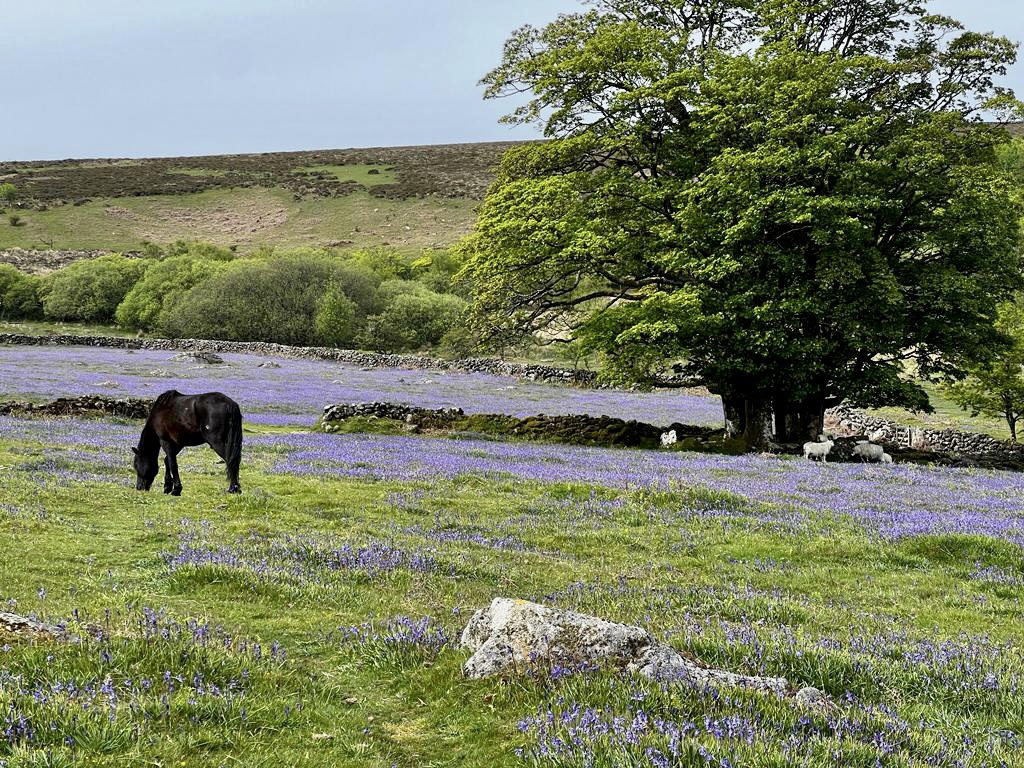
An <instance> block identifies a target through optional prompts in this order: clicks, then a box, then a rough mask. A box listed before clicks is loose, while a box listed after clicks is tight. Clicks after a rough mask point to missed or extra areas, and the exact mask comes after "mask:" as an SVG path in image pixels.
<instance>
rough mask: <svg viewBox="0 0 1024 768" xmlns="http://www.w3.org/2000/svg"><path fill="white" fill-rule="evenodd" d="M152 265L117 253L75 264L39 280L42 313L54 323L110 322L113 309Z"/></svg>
mask: <svg viewBox="0 0 1024 768" xmlns="http://www.w3.org/2000/svg"><path fill="white" fill-rule="evenodd" d="M150 264H152V262H151V261H149V260H148V259H130V258H126V257H124V256H121V255H120V254H110V255H107V256H100V257H99V258H96V259H89V260H87V261H76V262H74V263H73V264H70V265H69V266H67V267H65V268H64V269H62V270H60V271H58V272H54V273H53V274H52V275H49V276H48V277H47V278H46V279H45V280H44V281H43V289H42V293H43V310H44V311H45V313H46V317H48V318H52V319H54V320H79V321H82V322H92V323H110V322H113V320H114V315H115V312H116V311H117V306H118V304H120V303H121V302H122V301H123V300H124V298H125V295H126V294H127V293H128V292H129V291H130V290H131V289H132V287H133V286H134V285H135V284H136V283H137V282H138V281H139V280H140V279H141V278H142V276H143V275H144V274H145V272H146V269H148V267H149V266H150Z"/></svg>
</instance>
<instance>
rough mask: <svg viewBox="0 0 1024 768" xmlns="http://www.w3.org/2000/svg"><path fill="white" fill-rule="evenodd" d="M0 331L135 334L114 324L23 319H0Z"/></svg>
mask: <svg viewBox="0 0 1024 768" xmlns="http://www.w3.org/2000/svg"><path fill="white" fill-rule="evenodd" d="M0 333H22V334H25V335H27V336H49V335H51V334H56V335H72V336H123V337H129V336H136V335H137V332H136V331H131V330H127V329H125V328H118V327H117V326H116V325H91V324H88V323H61V322H58V321H45V320H23V321H20V322H14V321H0Z"/></svg>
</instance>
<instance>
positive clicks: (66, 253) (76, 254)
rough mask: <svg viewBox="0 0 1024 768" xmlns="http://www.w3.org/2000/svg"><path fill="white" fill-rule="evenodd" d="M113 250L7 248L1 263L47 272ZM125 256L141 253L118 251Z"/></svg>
mask: <svg viewBox="0 0 1024 768" xmlns="http://www.w3.org/2000/svg"><path fill="white" fill-rule="evenodd" d="M108 253H111V251H71V250H61V249H57V248H47V249H39V250H35V249H28V248H6V249H4V250H0V264H12V265H13V266H15V267H17V268H18V269H20V270H21V271H22V272H28V273H35V274H46V273H47V272H53V271H54V270H57V269H61V268H63V267H66V266H67V265H68V264H70V263H72V262H74V261H81V260H82V259H95V258H97V257H98V256H105V255H106V254H108ZM118 253H123V255H125V256H129V257H138V256H141V255H142V254H141V253H138V252H136V251H118Z"/></svg>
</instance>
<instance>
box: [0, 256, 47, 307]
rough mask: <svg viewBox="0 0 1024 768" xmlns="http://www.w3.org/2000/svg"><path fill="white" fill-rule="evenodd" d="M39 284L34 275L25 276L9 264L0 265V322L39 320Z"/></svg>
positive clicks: (40, 304)
mask: <svg viewBox="0 0 1024 768" xmlns="http://www.w3.org/2000/svg"><path fill="white" fill-rule="evenodd" d="M40 282H41V281H40V279H39V278H38V277H36V276H35V275H27V274H25V273H24V272H21V271H20V270H18V269H16V268H15V267H12V266H11V265H10V264H0V320H38V319H39V318H41V317H42V316H43V305H42V302H41V301H40V300H39V286H40Z"/></svg>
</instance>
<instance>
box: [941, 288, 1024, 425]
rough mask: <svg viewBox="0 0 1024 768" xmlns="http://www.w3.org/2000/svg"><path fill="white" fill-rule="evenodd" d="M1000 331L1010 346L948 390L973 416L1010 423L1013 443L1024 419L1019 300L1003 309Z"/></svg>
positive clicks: (1023, 311) (1023, 324) (1023, 310)
mask: <svg viewBox="0 0 1024 768" xmlns="http://www.w3.org/2000/svg"><path fill="white" fill-rule="evenodd" d="M996 328H997V329H998V330H1000V331H1001V332H1003V333H1004V334H1006V336H1007V338H1008V339H1009V340H1010V341H1009V344H1007V345H1005V346H1004V347H1002V348H1001V349H1000V350H999V352H998V353H997V354H996V356H995V359H993V360H991V361H989V362H987V363H984V364H981V365H977V366H973V367H972V368H970V369H969V375H968V376H967V377H966V378H965V379H964V380H963V381H959V382H957V383H956V384H953V385H951V386H950V387H949V388H948V392H949V395H950V397H952V399H953V401H954V402H955V403H956V404H957V405H959V406H960V407H961V408H963V409H964V410H966V411H970V412H971V415H972V416H978V415H979V414H982V415H985V416H995V417H999V418H1002V419H1005V420H1006V425H1007V426H1008V427H1009V428H1010V439H1011V440H1013V442H1015V443H1016V442H1017V424H1018V422H1019V421H1020V419H1021V417H1024V304H1022V302H1021V300H1020V299H1018V300H1017V301H1015V302H1008V303H1006V304H1004V305H1003V306H1001V307H1000V308H999V317H998V319H997V320H996Z"/></svg>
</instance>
